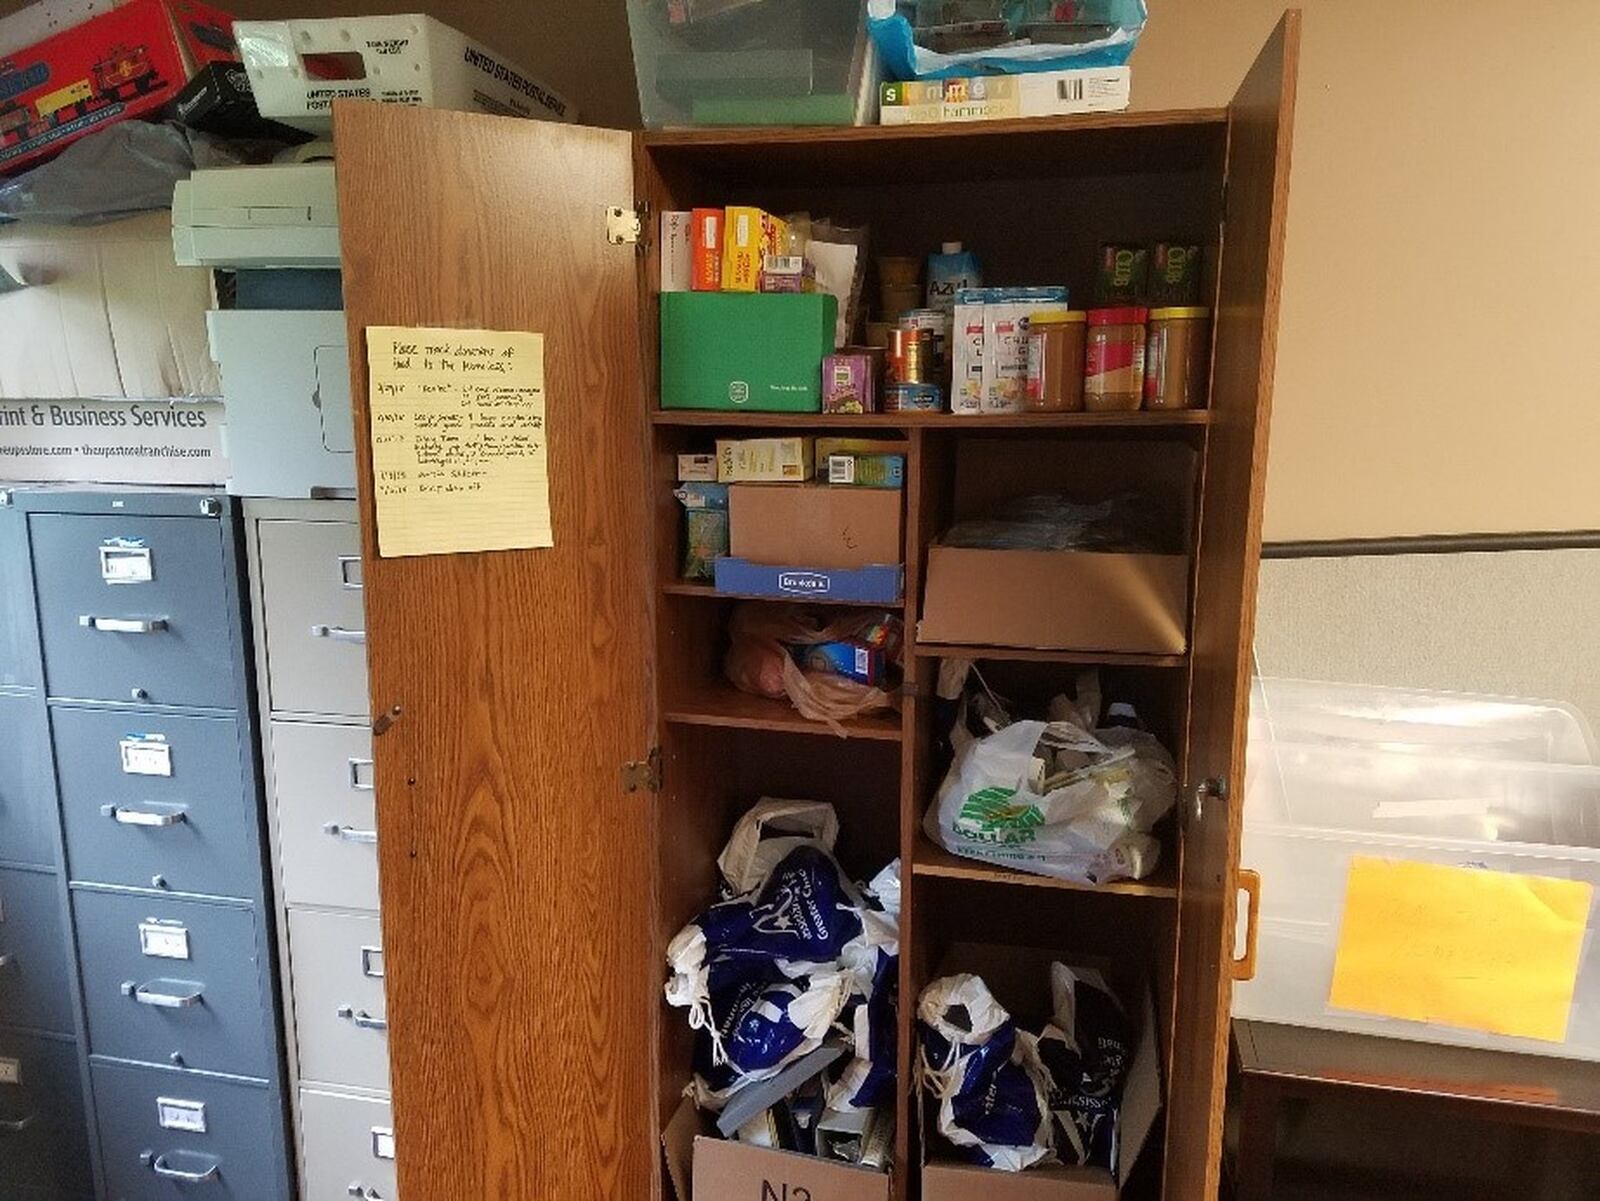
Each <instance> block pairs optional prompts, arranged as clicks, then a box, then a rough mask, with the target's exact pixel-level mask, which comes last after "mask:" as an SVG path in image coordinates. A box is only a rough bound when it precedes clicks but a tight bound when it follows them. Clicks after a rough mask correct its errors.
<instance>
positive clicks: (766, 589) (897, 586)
mask: <svg viewBox="0 0 1600 1201" xmlns="http://www.w3.org/2000/svg"><path fill="white" fill-rule="evenodd" d="M901 576H902V572H901V569H900V564H898V563H875V564H872V565H871V566H868V567H849V568H836V569H833V570H821V569H818V568H814V567H772V566H769V565H768V564H765V563H752V562H750V561H749V560H748V559H736V558H733V557H732V556H728V555H725V556H723V557H722V558H720V559H718V560H717V564H716V586H717V591H718V592H726V593H729V594H731V595H734V596H776V597H783V598H785V599H789V600H833V601H850V602H852V603H856V604H863V605H894V604H899V603H900V590H901Z"/></svg>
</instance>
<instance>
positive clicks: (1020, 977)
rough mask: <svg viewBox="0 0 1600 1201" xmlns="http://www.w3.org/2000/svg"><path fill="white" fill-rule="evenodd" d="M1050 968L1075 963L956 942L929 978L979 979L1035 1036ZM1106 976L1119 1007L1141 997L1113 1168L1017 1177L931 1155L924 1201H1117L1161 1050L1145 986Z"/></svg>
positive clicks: (1148, 1117)
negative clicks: (1119, 999) (1118, 998)
mask: <svg viewBox="0 0 1600 1201" xmlns="http://www.w3.org/2000/svg"><path fill="white" fill-rule="evenodd" d="M1055 962H1060V963H1065V964H1067V965H1068V966H1072V965H1074V964H1076V963H1079V962H1081V961H1080V960H1078V959H1075V958H1074V957H1073V956H1072V955H1070V954H1064V953H1062V952H1057V951H1047V950H1041V949H1038V948H1034V947H1009V946H991V945H982V944H976V943H955V944H953V945H951V947H950V948H949V949H948V951H947V952H946V953H945V955H944V957H943V959H942V960H941V961H940V964H939V967H938V970H937V971H935V972H934V976H935V977H939V976H948V975H954V974H957V973H960V972H972V973H975V974H977V975H979V976H982V977H983V980H984V983H985V984H987V985H988V986H989V991H990V992H991V993H993V994H994V998H995V1000H997V1001H999V1002H1000V1004H1001V1005H1003V1006H1004V1007H1005V1008H1006V1010H1007V1012H1009V1013H1010V1014H1011V1016H1012V1017H1013V1018H1015V1019H1017V1021H1018V1022H1019V1024H1020V1025H1022V1026H1023V1027H1024V1028H1026V1029H1030V1030H1034V1031H1037V1030H1039V1029H1040V1028H1041V1027H1042V1026H1043V1025H1044V1024H1045V1022H1047V1021H1049V1019H1050V965H1051V963H1055ZM1092 966H1097V967H1102V968H1104V967H1106V965H1103V964H1094V965H1092ZM1106 975H1107V977H1108V980H1110V982H1111V983H1112V986H1113V987H1114V988H1116V989H1117V991H1118V994H1119V996H1121V997H1122V998H1123V1000H1124V1003H1125V1004H1128V1003H1129V1000H1128V999H1129V998H1132V997H1138V998H1139V1000H1138V1001H1137V1003H1134V1004H1131V1005H1130V1008H1131V1010H1132V1011H1133V1013H1134V1014H1136V1015H1137V1018H1136V1028H1137V1029H1136V1035H1135V1042H1134V1050H1133V1056H1132V1059H1131V1060H1130V1061H1129V1064H1128V1074H1127V1077H1126V1079H1125V1080H1124V1081H1123V1085H1122V1106H1121V1109H1120V1110H1119V1114H1118V1126H1117V1131H1118V1133H1117V1139H1118V1148H1117V1157H1116V1162H1115V1164H1114V1165H1113V1168H1114V1170H1113V1171H1107V1170H1106V1169H1105V1168H1101V1167H1078V1166H1076V1165H1074V1166H1071V1167H1068V1166H1064V1165H1060V1164H1055V1165H1051V1166H1048V1167H1034V1168H1028V1169H1026V1170H1024V1171H1021V1172H997V1171H995V1170H993V1169H992V1168H982V1167H977V1166H974V1165H972V1164H967V1163H961V1162H957V1161H954V1160H947V1159H943V1158H941V1157H940V1156H939V1154H938V1152H937V1150H935V1151H934V1153H933V1154H932V1155H930V1157H929V1158H928V1159H926V1160H925V1161H924V1163H923V1165H922V1199H923V1201H1117V1198H1118V1197H1119V1196H1120V1194H1121V1189H1122V1186H1123V1185H1125V1184H1126V1183H1127V1179H1128V1175H1129V1174H1130V1173H1131V1172H1132V1171H1133V1166H1134V1164H1135V1163H1137V1162H1138V1159H1139V1153H1140V1152H1141V1151H1142V1150H1143V1149H1144V1145H1145V1143H1146V1142H1147V1141H1148V1139H1149V1137H1150V1132H1151V1130H1152V1128H1153V1127H1154V1125H1155V1121H1156V1118H1157V1117H1158V1116H1159V1115H1160V1113H1161V1104H1162V1102H1161V1047H1160V1043H1159V1041H1158V1038H1157V1030H1156V1019H1155V1007H1154V1005H1153V1004H1152V1002H1151V1001H1150V998H1149V992H1148V989H1147V987H1146V985H1145V982H1144V981H1142V980H1137V979H1122V980H1119V979H1117V978H1116V973H1115V972H1114V971H1111V970H1109V969H1108V970H1107V971H1106ZM923 1121H924V1122H925V1124H926V1127H927V1129H925V1131H924V1138H923V1147H924V1148H925V1149H926V1148H928V1147H929V1145H930V1143H932V1144H933V1145H934V1146H935V1148H936V1147H937V1143H938V1136H937V1135H936V1134H935V1133H934V1132H933V1130H932V1125H933V1118H932V1115H931V1113H930V1112H928V1111H926V1110H925V1111H924V1113H923ZM926 1153H927V1152H926V1150H925V1154H926Z"/></svg>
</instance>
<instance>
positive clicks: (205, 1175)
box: [150, 1155, 222, 1184]
mask: <svg viewBox="0 0 1600 1201" xmlns="http://www.w3.org/2000/svg"><path fill="white" fill-rule="evenodd" d="M150 1170H151V1171H152V1172H154V1173H155V1174H156V1175H157V1176H160V1177H163V1178H164V1179H166V1180H181V1181H183V1183H185V1184H210V1183H211V1182H212V1181H213V1180H215V1179H216V1178H217V1177H218V1176H220V1175H222V1165H221V1164H220V1163H213V1164H212V1165H211V1166H210V1167H209V1168H207V1169H206V1170H205V1171H203V1172H191V1171H188V1170H187V1169H185V1168H175V1167H173V1166H172V1165H171V1164H170V1163H168V1162H167V1157H166V1156H165V1155H157V1156H156V1157H155V1158H154V1159H153V1160H151V1161H150Z"/></svg>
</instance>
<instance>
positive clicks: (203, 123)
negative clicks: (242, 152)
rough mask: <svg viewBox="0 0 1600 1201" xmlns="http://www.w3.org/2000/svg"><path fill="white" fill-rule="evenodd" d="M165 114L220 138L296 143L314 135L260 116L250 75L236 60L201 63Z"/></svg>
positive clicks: (180, 123) (180, 122)
mask: <svg viewBox="0 0 1600 1201" xmlns="http://www.w3.org/2000/svg"><path fill="white" fill-rule="evenodd" d="M168 115H169V116H170V117H171V118H172V119H173V120H174V121H176V122H177V123H178V124H179V125H185V126H187V127H188V128H190V129H198V130H200V131H201V132H203V133H213V134H216V135H217V136H218V137H219V138H260V139H263V140H265V141H274V142H287V143H289V144H290V145H291V146H295V145H299V144H300V143H302V142H307V141H309V140H310V139H311V137H312V136H313V135H311V134H309V133H306V132H305V131H304V130H302V129H292V128H290V127H289V126H287V125H285V124H283V122H281V121H270V120H268V119H267V118H266V117H263V116H262V115H261V113H260V112H259V111H258V110H257V109H256V97H255V93H254V92H252V91H251V90H250V75H249V73H248V72H247V71H246V70H245V69H244V64H243V63H238V62H231V63H208V64H207V65H206V66H204V67H202V68H201V69H200V71H199V73H198V74H197V75H195V77H194V78H193V79H191V80H190V81H189V82H188V84H187V85H185V87H184V89H183V91H181V92H179V93H178V97H177V99H176V100H174V101H173V102H172V108H171V109H170V111H169V114H168Z"/></svg>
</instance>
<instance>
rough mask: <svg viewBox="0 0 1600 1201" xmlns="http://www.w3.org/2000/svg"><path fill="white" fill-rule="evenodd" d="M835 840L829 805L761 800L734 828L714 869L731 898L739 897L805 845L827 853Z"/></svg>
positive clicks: (834, 817) (836, 824) (836, 833)
mask: <svg viewBox="0 0 1600 1201" xmlns="http://www.w3.org/2000/svg"><path fill="white" fill-rule="evenodd" d="M838 837H839V818H838V816H837V815H836V814H835V813H834V811H833V806H832V805H829V804H825V803H823V802H820V801H785V800H777V799H774V798H772V797H762V798H761V800H759V801H757V802H756V804H755V805H754V807H752V808H751V809H750V811H749V812H747V813H746V814H745V815H744V816H743V817H741V818H740V819H739V822H738V824H737V825H735V826H734V828H733V834H732V836H731V837H730V838H729V839H728V844H727V846H725V847H724V848H723V849H722V854H721V855H719V856H718V857H717V867H718V869H719V870H720V871H721V872H722V879H723V881H724V882H725V883H726V884H727V886H728V888H729V889H730V890H731V891H732V892H733V894H734V895H736V896H737V895H742V894H744V893H747V892H754V891H756V889H758V888H760V887H761V886H762V885H763V884H765V883H766V882H767V877H768V876H769V875H771V874H772V869H773V868H774V867H776V866H777V865H778V864H779V863H781V862H783V860H784V858H785V857H786V856H787V855H788V854H789V852H790V851H792V850H794V849H795V847H797V846H800V845H801V844H802V843H808V842H809V843H816V844H818V845H820V846H822V847H824V848H825V849H827V850H828V851H830V852H831V851H832V850H833V846H834V842H835V841H836V840H837V839H838Z"/></svg>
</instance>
